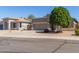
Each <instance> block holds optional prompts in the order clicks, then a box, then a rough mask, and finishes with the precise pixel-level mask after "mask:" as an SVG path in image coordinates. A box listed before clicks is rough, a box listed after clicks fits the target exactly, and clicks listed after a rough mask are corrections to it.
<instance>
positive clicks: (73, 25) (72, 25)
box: [71, 19, 78, 28]
mask: <svg viewBox="0 0 79 59" xmlns="http://www.w3.org/2000/svg"><path fill="white" fill-rule="evenodd" d="M77 24H78V21H77V20H76V19H74V20H73V22H72V23H71V27H73V28H76V25H77Z"/></svg>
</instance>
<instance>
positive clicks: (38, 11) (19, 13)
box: [0, 6, 79, 21]
mask: <svg viewBox="0 0 79 59" xmlns="http://www.w3.org/2000/svg"><path fill="white" fill-rule="evenodd" d="M54 7H55V6H0V18H3V17H28V16H29V15H31V14H32V15H34V16H35V17H43V16H45V15H46V14H49V13H50V12H51V11H52V10H53V8H54ZM65 8H67V9H68V10H69V12H70V15H71V16H72V17H74V18H76V19H77V20H78V21H79V6H65Z"/></svg>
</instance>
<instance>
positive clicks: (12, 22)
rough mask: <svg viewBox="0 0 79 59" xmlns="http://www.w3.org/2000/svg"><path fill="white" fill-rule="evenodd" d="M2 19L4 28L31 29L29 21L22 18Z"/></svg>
mask: <svg viewBox="0 0 79 59" xmlns="http://www.w3.org/2000/svg"><path fill="white" fill-rule="evenodd" d="M2 19H3V29H4V30H20V29H31V21H30V20H29V19H24V18H12V17H6V18H2Z"/></svg>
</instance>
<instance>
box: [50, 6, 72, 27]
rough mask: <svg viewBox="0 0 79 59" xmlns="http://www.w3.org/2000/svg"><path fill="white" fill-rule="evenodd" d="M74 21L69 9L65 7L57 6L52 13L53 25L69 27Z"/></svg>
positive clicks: (51, 21) (51, 22)
mask: <svg viewBox="0 0 79 59" xmlns="http://www.w3.org/2000/svg"><path fill="white" fill-rule="evenodd" d="M71 22H72V18H71V16H70V13H69V11H68V10H67V9H66V8H64V7H55V8H54V9H53V10H52V12H51V15H50V20H49V23H50V24H51V26H53V25H60V26H62V27H68V26H69V24H70V23H71Z"/></svg>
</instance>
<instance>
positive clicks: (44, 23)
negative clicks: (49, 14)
mask: <svg viewBox="0 0 79 59" xmlns="http://www.w3.org/2000/svg"><path fill="white" fill-rule="evenodd" d="M32 22H33V29H34V30H44V29H48V28H49V19H48V18H46V17H45V18H36V19H33V21H32Z"/></svg>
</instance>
